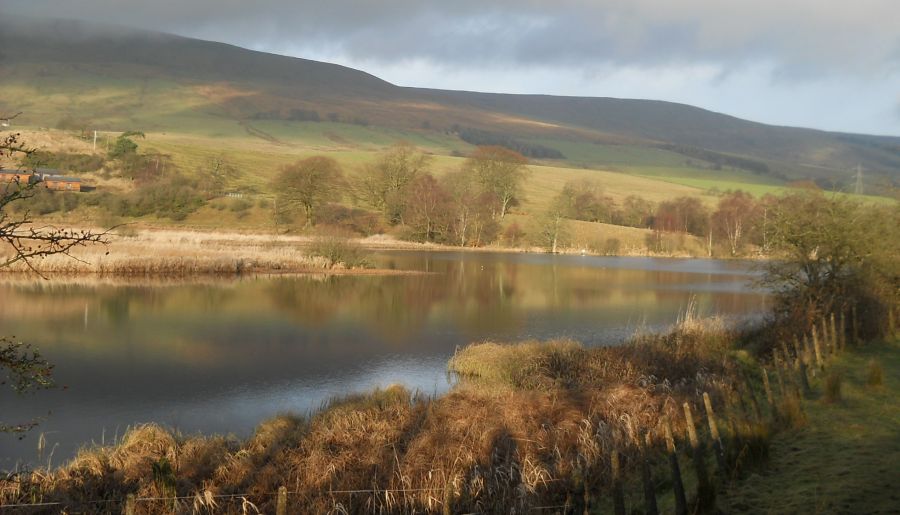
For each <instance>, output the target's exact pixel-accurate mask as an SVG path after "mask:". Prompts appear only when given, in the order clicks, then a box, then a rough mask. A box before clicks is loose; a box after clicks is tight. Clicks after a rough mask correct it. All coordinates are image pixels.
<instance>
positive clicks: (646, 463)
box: [641, 432, 659, 515]
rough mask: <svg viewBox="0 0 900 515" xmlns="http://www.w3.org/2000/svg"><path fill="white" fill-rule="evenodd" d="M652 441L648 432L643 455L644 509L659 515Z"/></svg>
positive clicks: (650, 514) (646, 511)
mask: <svg viewBox="0 0 900 515" xmlns="http://www.w3.org/2000/svg"><path fill="white" fill-rule="evenodd" d="M652 443H653V442H652V440H651V439H650V433H649V432H648V433H647V434H646V435H644V445H643V456H642V459H641V479H642V480H643V483H644V511H645V513H646V514H647V515H659V508H658V507H657V506H656V488H655V485H654V484H653V473H652V472H651V470H650V451H651V450H652V447H653V446H652Z"/></svg>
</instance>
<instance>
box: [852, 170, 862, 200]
mask: <svg viewBox="0 0 900 515" xmlns="http://www.w3.org/2000/svg"><path fill="white" fill-rule="evenodd" d="M854 193H856V194H857V195H862V194H863V173H862V167H861V166H859V165H856V190H855V191H854Z"/></svg>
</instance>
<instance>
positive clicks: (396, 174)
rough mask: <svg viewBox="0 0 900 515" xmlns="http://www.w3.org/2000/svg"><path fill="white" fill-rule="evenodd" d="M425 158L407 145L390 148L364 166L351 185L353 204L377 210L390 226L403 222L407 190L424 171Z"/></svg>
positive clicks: (407, 195)
mask: <svg viewBox="0 0 900 515" xmlns="http://www.w3.org/2000/svg"><path fill="white" fill-rule="evenodd" d="M430 162H431V159H430V158H429V156H427V155H425V154H423V153H422V152H419V150H418V149H416V147H415V146H413V145H412V144H410V143H407V142H400V143H396V144H394V145H393V146H392V147H391V148H389V149H388V150H387V151H386V152H385V153H383V154H382V155H381V157H380V158H379V159H378V161H376V162H375V163H374V164H372V165H370V166H367V167H366V169H365V171H364V172H363V174H362V175H361V176H360V177H359V178H358V179H357V180H356V181H355V185H354V186H355V192H354V194H355V196H356V198H357V200H360V201H362V202H363V203H365V204H368V205H370V206H372V207H373V208H375V209H378V210H380V211H381V212H382V213H383V214H384V217H385V219H386V220H387V222H388V223H390V224H397V223H401V222H402V221H403V211H404V207H405V206H406V203H407V202H408V201H409V189H410V186H411V184H412V183H413V181H414V180H415V179H416V177H418V176H419V175H421V174H423V173H425V172H426V171H428V166H429V164H430Z"/></svg>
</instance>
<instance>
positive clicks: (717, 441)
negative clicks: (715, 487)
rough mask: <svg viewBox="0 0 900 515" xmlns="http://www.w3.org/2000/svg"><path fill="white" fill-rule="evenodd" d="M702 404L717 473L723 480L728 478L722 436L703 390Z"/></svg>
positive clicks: (706, 394)
mask: <svg viewBox="0 0 900 515" xmlns="http://www.w3.org/2000/svg"><path fill="white" fill-rule="evenodd" d="M703 406H704V407H705V408H706V419H707V420H708V421H709V434H710V435H711V436H712V445H713V450H714V451H715V453H716V463H717V464H718V466H719V475H720V476H721V478H722V479H723V480H725V479H727V478H728V467H726V466H725V448H724V447H723V446H722V438H721V437H720V436H719V425H718V424H717V423H716V413H715V412H714V411H713V407H712V401H711V400H710V399H709V394H708V393H706V392H703Z"/></svg>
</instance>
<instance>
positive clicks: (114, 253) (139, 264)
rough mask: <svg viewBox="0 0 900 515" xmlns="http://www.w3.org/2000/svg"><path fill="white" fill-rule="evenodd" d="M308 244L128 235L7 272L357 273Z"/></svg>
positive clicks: (356, 265) (226, 236) (182, 234)
mask: <svg viewBox="0 0 900 515" xmlns="http://www.w3.org/2000/svg"><path fill="white" fill-rule="evenodd" d="M313 242H314V240H313V239H310V238H298V237H293V238H292V237H286V236H278V235H259V234H257V235H250V234H237V233H194V232H190V231H128V232H125V233H124V235H117V234H112V235H111V236H110V243H109V245H108V246H102V245H94V246H90V247H86V248H78V249H75V250H73V252H72V255H71V256H66V255H60V254H56V255H51V256H47V257H45V258H43V259H38V260H33V261H31V262H30V263H29V264H30V265H31V268H30V267H29V265H27V264H25V263H22V262H19V263H16V264H14V265H12V266H10V267H7V268H6V269H4V272H5V273H9V272H34V271H36V272H38V273H40V274H42V275H49V274H56V275H73V274H96V275H101V276H116V275H120V276H168V277H173V276H176V277H177V276H191V275H238V274H245V273H306V272H332V271H333V272H342V271H343V272H346V271H348V270H351V269H352V270H363V269H364V268H365V267H364V266H360V265H362V263H361V260H360V259H359V258H356V259H355V260H354V261H353V262H352V263H350V266H348V264H347V263H344V262H342V261H337V260H335V259H334V256H331V257H329V256H320V255H314V253H313V252H311V251H310V245H311V243H313Z"/></svg>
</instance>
